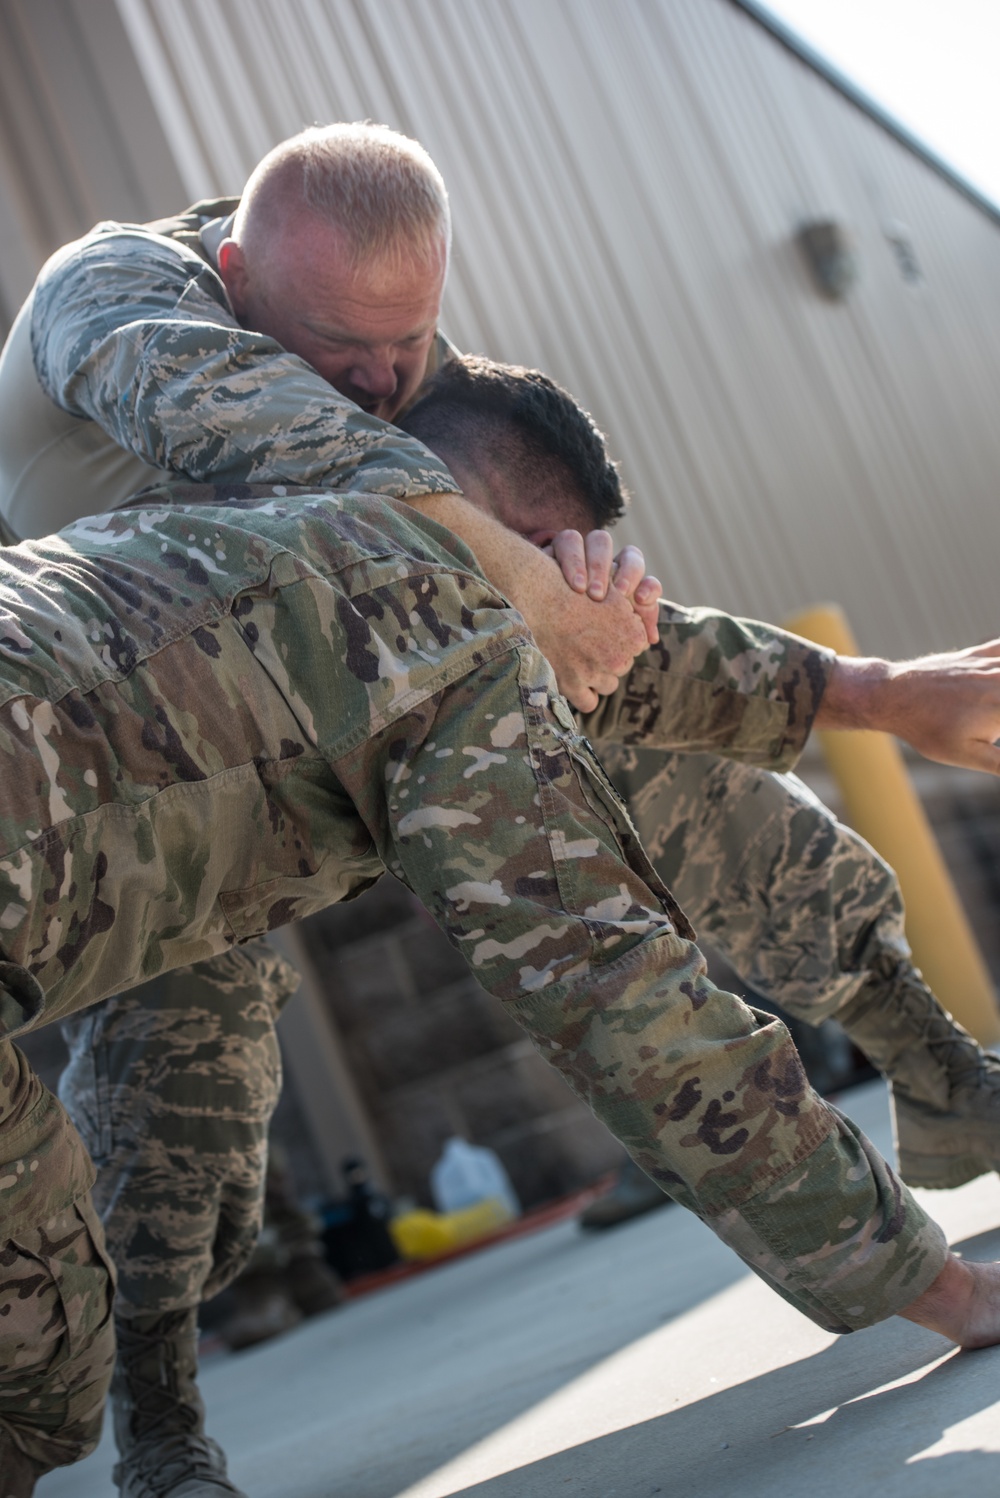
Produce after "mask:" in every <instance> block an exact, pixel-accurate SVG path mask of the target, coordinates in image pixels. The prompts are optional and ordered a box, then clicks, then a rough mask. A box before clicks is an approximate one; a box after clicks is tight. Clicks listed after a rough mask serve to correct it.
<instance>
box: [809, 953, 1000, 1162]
mask: <svg viewBox="0 0 1000 1498" xmlns="http://www.w3.org/2000/svg"><path fill="white" fill-rule="evenodd" d="M883 965H884V968H885V972H884V976H883V978H882V981H881V982H880V981H879V978H878V977H876V978H875V979H874V981H870V982H869V983H867V984H866V985H865V987H864V988H863V989H862V990H861V992H860V993H858V994H856V995H855V997H854V998H853V999H851V1000H849V1002H848V1003H847V1004H845V1005H844V1007H843V1008H842V1009H840V1010H838V1011H837V1019H838V1020H839V1021H840V1023H841V1025H842V1026H843V1028H844V1029H845V1030H846V1031H847V1034H848V1035H849V1036H850V1038H851V1040H852V1041H853V1042H854V1044H855V1045H856V1046H858V1047H859V1049H860V1050H862V1051H863V1052H864V1054H865V1055H866V1056H867V1057H868V1059H869V1061H871V1063H872V1064H873V1065H874V1066H877V1067H878V1069H879V1071H881V1072H883V1073H884V1075H885V1076H886V1078H887V1079H888V1081H889V1083H890V1090H891V1095H892V1111H893V1126H894V1131H895V1137H896V1151H897V1155H898V1158H899V1173H900V1175H901V1176H902V1177H903V1180H904V1181H906V1183H907V1184H908V1185H910V1186H930V1187H937V1188H942V1189H943V1188H949V1187H952V1186H961V1185H964V1183H965V1182H966V1181H971V1180H974V1179H975V1177H976V1176H980V1175H984V1174H985V1173H986V1172H987V1171H990V1170H998V1169H1000V1059H998V1058H997V1057H996V1056H992V1055H989V1054H988V1053H987V1052H986V1051H984V1050H983V1049H982V1047H981V1046H980V1045H979V1044H978V1043H977V1042H976V1041H975V1040H974V1039H973V1038H972V1036H971V1035H970V1034H969V1033H968V1031H967V1030H963V1028H962V1026H961V1025H960V1024H958V1023H957V1021H956V1020H953V1019H952V1017H951V1015H950V1014H949V1013H948V1011H947V1010H946V1009H944V1008H943V1007H942V1006H941V1004H939V1003H938V1001H937V999H936V998H935V997H934V995H933V994H932V993H931V991H930V989H929V988H928V987H927V986H926V984H925V983H924V982H923V980H922V979H921V977H920V975H919V973H918V972H917V971H916V970H915V969H914V968H913V967H911V966H910V965H909V963H905V962H904V963H899V964H897V965H892V964H890V962H889V961H888V960H886V961H885V963H884V964H883ZM877 971H878V969H877V968H876V972H877Z"/></svg>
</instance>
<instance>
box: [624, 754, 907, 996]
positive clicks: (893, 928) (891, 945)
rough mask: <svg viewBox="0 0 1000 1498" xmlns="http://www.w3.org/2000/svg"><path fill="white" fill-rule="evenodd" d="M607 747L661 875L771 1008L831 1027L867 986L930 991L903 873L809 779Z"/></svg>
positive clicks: (699, 757)
mask: <svg viewBox="0 0 1000 1498" xmlns="http://www.w3.org/2000/svg"><path fill="white" fill-rule="evenodd" d="M599 747H600V751H601V758H602V760H603V762H604V764H605V767H606V768H607V770H608V772H609V774H610V775H611V778H612V779H613V780H614V782H615V784H616V786H617V787H618V789H619V791H620V792H621V794H622V795H623V797H624V798H625V800H626V801H627V803H628V806H629V810H630V811H631V813H632V817H633V819H634V821H635V824H636V827H637V828H638V831H639V835H640V837H641V838H642V841H643V843H644V845H645V848H646V851H647V853H648V854H649V856H650V859H651V860H652V862H653V865H654V867H655V868H656V871H657V873H658V874H659V875H660V877H661V879H662V880H663V882H664V883H665V884H666V885H668V886H669V888H670V889H671V890H672V891H673V892H674V894H675V895H676V896H677V898H678V900H679V901H680V903H681V905H682V906H683V908H684V912H685V914H686V915H687V916H688V917H689V918H690V920H691V921H692V923H693V924H694V926H695V927H696V929H697V931H698V934H699V937H701V938H702V939H703V940H705V941H709V942H711V943H712V945H713V946H715V947H717V948H718V950H719V951H720V952H721V953H722V955H723V956H724V957H725V958H726V960H727V961H728V963H729V965H730V966H731V967H732V968H733V970H734V971H735V972H736V973H738V974H739V976H740V978H742V979H743V981H744V982H745V983H746V984H748V985H749V986H750V987H751V988H753V989H754V990H755V991H756V992H757V993H759V994H760V995H761V996H762V997H766V998H770V999H773V1000H774V1001H775V1002H776V1003H778V1004H780V1005H781V1006H782V1008H784V1009H787V1010H788V1012H789V1013H790V1014H793V1015H795V1017H796V1018H797V1019H802V1020H805V1021H806V1023H808V1024H812V1025H818V1024H820V1023H821V1022H822V1021H823V1020H824V1019H828V1018H830V1017H831V1016H836V1013H837V1011H838V1009H840V1008H841V1006H842V1005H844V1004H846V1003H847V1002H848V1001H849V1000H850V999H852V998H853V997H854V996H855V994H857V993H858V991H859V990H860V989H861V987H862V986H863V985H865V984H868V985H871V986H873V987H877V986H878V985H881V984H883V983H886V982H893V983H895V982H899V981H901V979H900V974H905V975H906V979H907V981H909V982H911V983H918V984H922V980H921V979H920V977H919V975H918V974H917V973H916V971H915V969H914V968H913V966H912V962H911V960H910V948H909V944H908V942H907V940H906V935H905V932H904V913H903V900H902V895H901V894H900V890H899V883H898V881H897V879H896V876H895V874H894V873H893V871H892V869H891V868H890V867H889V865H888V864H887V863H885V862H884V861H883V860H882V859H881V858H880V857H879V855H878V854H877V853H876V852H875V850H874V849H873V848H871V847H870V846H869V844H868V843H866V842H865V841H864V839H863V838H862V837H860V836H859V835H858V834H857V833H856V832H854V831H852V830H851V828H849V827H845V826H844V825H843V824H842V823H841V822H838V821H837V819H836V817H835V816H834V815H833V813H832V812H831V811H830V809H829V807H827V806H824V805H823V803H822V802H821V801H820V800H819V799H818V798H817V797H816V796H815V795H814V794H813V792H812V791H810V790H809V788H808V786H806V785H804V784H803V782H802V781H801V780H799V779H798V777H797V776H795V775H776V774H773V773H771V772H770V771H767V770H761V769H758V768H756V767H755V766H752V765H744V764H739V763H736V762H735V761H733V760H726V759H720V758H718V757H716V756H714V755H708V754H665V753H663V752H662V751H659V750H652V749H623V748H620V747H618V746H615V745H610V744H601V745H600V746H599Z"/></svg>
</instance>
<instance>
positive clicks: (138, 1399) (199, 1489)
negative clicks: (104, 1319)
mask: <svg viewBox="0 0 1000 1498" xmlns="http://www.w3.org/2000/svg"><path fill="white" fill-rule="evenodd" d="M116 1330H117V1333H118V1361H117V1363H116V1365H115V1373H114V1378H113V1379H112V1381H111V1410H112V1415H113V1417H114V1427H115V1440H116V1441H117V1443H118V1450H119V1452H120V1454H121V1460H120V1461H119V1462H118V1464H117V1466H116V1467H115V1470H114V1481H115V1482H116V1483H117V1484H118V1491H119V1493H120V1494H121V1498H246V1494H245V1493H243V1492H242V1491H241V1490H240V1489H239V1488H237V1487H234V1486H233V1484H232V1483H231V1482H230V1481H229V1479H228V1477H227V1476H226V1458H225V1456H224V1454H223V1452H222V1450H221V1448H220V1447H219V1446H218V1445H217V1444H216V1443H215V1441H213V1440H211V1439H210V1438H209V1437H208V1436H206V1435H205V1406H204V1405H203V1404H202V1400H201V1395H200V1394H199V1392H198V1385H197V1382H196V1379H197V1373H198V1312H197V1310H196V1309H195V1308H192V1309H191V1310H187V1311H171V1312H167V1313H166V1314H165V1315H151V1316H134V1317H128V1318H125V1317H121V1316H120V1317H119V1318H118V1319H117V1322H116Z"/></svg>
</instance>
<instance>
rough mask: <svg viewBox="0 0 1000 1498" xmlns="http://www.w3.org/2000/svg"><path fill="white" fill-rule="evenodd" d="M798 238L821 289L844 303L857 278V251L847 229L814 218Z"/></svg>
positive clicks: (825, 293) (826, 220) (832, 222)
mask: <svg viewBox="0 0 1000 1498" xmlns="http://www.w3.org/2000/svg"><path fill="white" fill-rule="evenodd" d="M796 238H797V240H798V243H799V245H800V247H801V249H802V253H803V254H804V255H805V257H806V260H807V262H808V264H809V269H810V270H811V272H812V275H813V280H814V281H815V283H816V285H817V287H818V289H819V290H820V291H821V292H822V293H823V295H824V296H828V297H830V298H831V299H832V300H833V301H837V302H839V301H842V300H843V298H844V297H845V296H846V295H847V293H848V292H849V291H850V289H851V287H852V286H853V285H854V283H855V281H856V280H857V279H858V256H857V251H856V249H855V246H854V240H853V238H852V236H851V235H850V233H849V232H848V230H847V229H845V228H844V226H843V224H838V223H837V222H836V220H834V219H815V220H813V221H812V222H811V223H808V224H803V225H802V227H801V228H800V229H799V232H798V234H797V236H796Z"/></svg>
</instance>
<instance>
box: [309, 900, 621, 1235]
mask: <svg viewBox="0 0 1000 1498" xmlns="http://www.w3.org/2000/svg"><path fill="white" fill-rule="evenodd" d="M305 933H306V937H307V941H308V944H309V947H310V951H311V955H312V957H313V960H314V962H315V964H316V967H317V970H318V975H319V978H320V981H321V982H322V984H323V986H324V989H325V991H326V993H327V997H328V1002H329V1004H330V1009H331V1013H332V1017H333V1020H334V1023H335V1025H336V1027H337V1030H338V1032H339V1034H340V1036H341V1039H342V1041H343V1044H344V1047H345V1050H346V1052H347V1058H348V1063H349V1066H350V1068H351V1073H352V1075H353V1077H354V1080H355V1083H356V1085H357V1086H358V1088H359V1091H360V1093H361V1095H362V1098H363V1100H364V1103H365V1105H366V1107H367V1109H368V1110H369V1114H370V1118H371V1122H372V1124H373V1126H374V1128H375V1131H376V1133H377V1135H378V1138H379V1143H380V1145H381V1147H382V1150H383V1154H384V1158H385V1161H386V1164H387V1167H388V1169H389V1172H390V1175H391V1177H392V1185H393V1188H394V1189H395V1191H396V1192H398V1193H399V1194H401V1195H405V1196H412V1197H414V1198H415V1199H416V1200H417V1201H418V1202H421V1203H424V1204H429V1202H430V1197H429V1175H430V1169H431V1166H432V1165H433V1164H434V1161H435V1160H436V1159H437V1157H438V1155H439V1154H440V1152H441V1148H442V1145H443V1144H444V1141H445V1140H446V1139H447V1138H448V1137H449V1136H450V1135H452V1134H459V1135H461V1136H462V1137H464V1138H466V1139H469V1140H471V1141H472V1142H473V1143H475V1144H484V1145H488V1146H489V1147H490V1148H491V1149H494V1150H496V1152H497V1154H498V1155H499V1156H500V1158H501V1159H502V1160H503V1163H504V1165H505V1166H506V1168H507V1170H508V1172H509V1174H510V1177H511V1180H512V1181H513V1183H514V1187H515V1189H516V1190H517V1193H518V1195H519V1196H520V1198H521V1200H522V1202H523V1204H524V1205H525V1206H533V1205H535V1204H537V1203H538V1202H542V1201H546V1200H549V1199H551V1198H552V1197H554V1196H559V1195H562V1194H563V1193H565V1192H569V1191H573V1190H575V1189H576V1188H578V1187H580V1186H584V1185H587V1184H589V1183H590V1182H591V1181H593V1180H595V1179H596V1178H597V1177H599V1176H601V1175H602V1174H604V1173H605V1172H606V1171H607V1170H609V1169H611V1168H613V1166H614V1165H615V1164H616V1163H617V1161H618V1160H619V1158H620V1155H621V1151H620V1148H619V1146H618V1145H617V1144H616V1142H615V1141H614V1140H613V1139H612V1138H611V1136H610V1134H608V1132H607V1130H606V1129H605V1128H604V1127H603V1125H601V1124H599V1123H597V1121H596V1120H595V1119H594V1118H593V1116H592V1115H591V1113H590V1112H589V1110H588V1109H586V1108H585V1107H584V1106H583V1104H582V1103H580V1102H579V1101H578V1100H577V1099H576V1098H575V1097H574V1096H573V1094H572V1093H571V1092H570V1090H569V1089H568V1087H567V1086H566V1084H565V1083H564V1082H563V1080H562V1078H561V1077H560V1076H559V1075H558V1074H557V1073H556V1072H555V1071H554V1070H553V1069H552V1067H550V1066H549V1065H548V1063H547V1062H545V1061H543V1060H542V1058H541V1057H540V1056H539V1055H538V1054H537V1052H536V1051H535V1050H534V1048H533V1047H532V1045H531V1044H530V1042H529V1041H527V1040H526V1039H525V1038H524V1035H523V1034H522V1032H521V1030H520V1029H519V1028H518V1027H517V1025H515V1024H514V1022H513V1021H512V1020H511V1019H509V1018H508V1017H507V1015H506V1014H505V1012H504V1010H503V1008H502V1006H501V1005H500V1003H499V1002H498V1001H497V1000H496V999H494V998H492V997H491V996H490V995H489V994H487V993H486V992H485V991H484V990H483V989H482V988H481V987H480V986H479V984H478V983H477V982H476V980H475V979H474V978H473V977H472V975H471V974H470V972H469V970H468V968H467V967H466V965H465V963H464V962H463V961H462V959H461V958H460V957H459V956H458V954H457V953H455V952H454V951H453V949H452V948H451V947H450V946H449V945H448V943H447V941H446V940H445V938H444V937H443V936H442V935H441V933H440V931H438V929H437V927H436V926H434V925H433V923H432V922H431V921H430V919H429V917H428V916H427V915H426V914H425V912H424V911H423V910H422V909H421V907H420V906H419V905H418V904H417V902H416V901H415V900H414V899H413V898H412V897H411V896H410V895H409V893H408V892H407V891H406V890H405V889H403V887H402V886H401V885H399V884H397V883H396V881H395V880H392V879H383V880H382V881H381V883H380V884H378V885H376V887H375V888H374V889H372V890H369V891H368V892H367V893H366V894H364V895H363V896H361V897H360V899H358V900H355V901H351V902H349V903H348V904H347V905H343V906H339V907H334V908H333V909H331V910H329V911H326V912H324V913H323V914H322V915H319V916H315V917H313V918H312V919H311V920H309V921H307V922H306V924H305Z"/></svg>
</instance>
